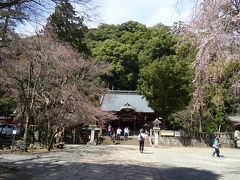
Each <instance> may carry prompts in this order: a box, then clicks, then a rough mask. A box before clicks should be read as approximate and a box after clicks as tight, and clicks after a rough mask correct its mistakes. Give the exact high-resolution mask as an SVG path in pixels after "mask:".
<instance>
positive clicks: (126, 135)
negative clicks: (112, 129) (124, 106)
mask: <svg viewBox="0 0 240 180" xmlns="http://www.w3.org/2000/svg"><path fill="white" fill-rule="evenodd" d="M128 136H129V129H128V127H125V128H124V139H125V140H127V139H128Z"/></svg>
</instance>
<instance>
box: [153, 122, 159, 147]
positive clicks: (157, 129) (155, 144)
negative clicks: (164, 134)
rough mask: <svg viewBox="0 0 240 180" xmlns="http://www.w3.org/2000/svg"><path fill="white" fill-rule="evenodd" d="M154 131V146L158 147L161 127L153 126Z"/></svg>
mask: <svg viewBox="0 0 240 180" xmlns="http://www.w3.org/2000/svg"><path fill="white" fill-rule="evenodd" d="M153 132H154V147H158V143H159V142H158V139H159V136H158V133H159V132H160V128H159V127H153Z"/></svg>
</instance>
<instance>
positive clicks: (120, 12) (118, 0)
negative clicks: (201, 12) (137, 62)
mask: <svg viewBox="0 0 240 180" xmlns="http://www.w3.org/2000/svg"><path fill="white" fill-rule="evenodd" d="M194 2H195V1H194V0H164V1H163V0H100V2H99V5H100V6H101V7H100V9H99V11H100V16H101V18H102V21H101V22H100V23H108V24H121V23H124V22H127V21H129V20H133V21H138V22H140V23H143V24H146V25H147V26H153V25H155V24H157V23H163V24H166V25H171V24H173V22H176V21H179V20H181V21H186V20H187V18H188V16H189V15H190V13H191V10H192V7H193V4H194ZM91 26H96V23H94V24H92V25H91Z"/></svg>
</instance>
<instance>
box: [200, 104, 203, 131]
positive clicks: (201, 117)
mask: <svg viewBox="0 0 240 180" xmlns="http://www.w3.org/2000/svg"><path fill="white" fill-rule="evenodd" d="M202 119H203V116H202V108H200V109H199V132H202Z"/></svg>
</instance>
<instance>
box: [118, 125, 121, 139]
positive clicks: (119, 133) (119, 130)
mask: <svg viewBox="0 0 240 180" xmlns="http://www.w3.org/2000/svg"><path fill="white" fill-rule="evenodd" d="M121 133H122V130H121V129H120V127H118V128H117V139H120V136H121Z"/></svg>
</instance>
